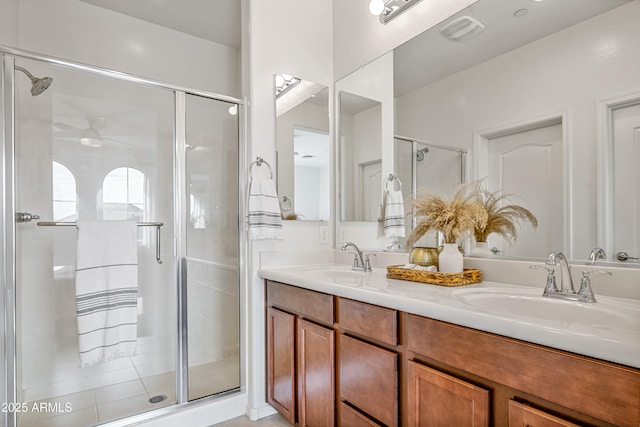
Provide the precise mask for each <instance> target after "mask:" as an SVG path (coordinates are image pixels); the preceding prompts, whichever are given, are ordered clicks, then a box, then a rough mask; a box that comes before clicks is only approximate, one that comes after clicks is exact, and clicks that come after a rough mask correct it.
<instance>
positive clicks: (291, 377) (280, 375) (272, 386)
mask: <svg viewBox="0 0 640 427" xmlns="http://www.w3.org/2000/svg"><path fill="white" fill-rule="evenodd" d="M295 332H296V330H295V316H293V315H291V314H289V313H285V312H283V311H280V310H276V309H275V308H271V307H269V308H268V309H267V402H269V404H270V405H271V406H273V407H274V408H275V409H276V410H277V411H278V412H279V413H280V414H281V415H282V416H283V417H284V418H285V419H286V420H287V421H289V423H291V424H295V390H296V388H295V387H296V382H295V372H296V371H295V360H296V359H295Z"/></svg>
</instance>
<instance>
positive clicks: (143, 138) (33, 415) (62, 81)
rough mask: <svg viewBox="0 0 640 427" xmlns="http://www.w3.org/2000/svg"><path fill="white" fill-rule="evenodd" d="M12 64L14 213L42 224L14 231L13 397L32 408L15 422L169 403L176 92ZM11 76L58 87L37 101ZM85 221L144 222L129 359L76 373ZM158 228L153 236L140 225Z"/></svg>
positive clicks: (57, 420) (62, 420)
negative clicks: (41, 80)
mask: <svg viewBox="0 0 640 427" xmlns="http://www.w3.org/2000/svg"><path fill="white" fill-rule="evenodd" d="M16 66H17V67H16V69H15V74H14V79H15V125H14V127H15V156H14V158H15V171H14V176H15V204H16V211H17V212H22V213H29V214H31V215H37V216H39V219H33V220H31V221H21V220H25V219H28V217H27V216H23V217H20V218H16V225H15V240H16V257H15V261H16V286H15V288H16V382H17V384H16V390H17V396H16V397H17V399H18V401H19V402H25V403H27V405H28V408H29V409H30V410H29V411H27V412H25V413H21V414H19V416H18V425H19V426H25V427H26V426H33V425H38V426H47V425H66V426H86V425H93V424H97V423H103V422H107V421H111V420H114V419H119V418H124V417H127V416H130V415H132V414H136V413H140V412H144V411H148V410H151V409H154V408H157V407H159V406H164V405H169V404H172V403H175V402H176V372H175V370H176V357H175V355H176V343H177V328H176V318H177V314H176V307H177V304H176V280H175V278H176V265H175V257H174V254H173V252H172V245H171V244H170V243H171V241H172V238H173V236H174V230H173V225H174V209H173V206H174V192H173V188H174V178H173V170H174V166H173V165H174V149H173V147H174V144H173V123H174V94H173V91H171V90H166V89H163V88H158V87H153V86H145V85H141V84H136V83H133V82H128V81H124V80H119V79H114V78H110V77H107V76H103V75H100V74H95V73H89V72H84V71H81V70H78V69H73V68H67V67H62V66H57V65H51V64H47V63H44V62H39V61H35V60H26V59H16ZM18 67H22V69H23V70H28V72H30V73H31V74H33V75H35V76H50V77H52V79H53V81H52V83H51V85H50V86H49V87H48V88H47V89H46V90H44V91H43V92H41V93H38V94H32V93H33V92H32V90H31V89H32V87H31V82H30V79H29V78H27V77H26V76H25V75H24V74H25V73H24V72H23V71H22V70H21V69H20V68H18ZM87 220H92V221H117V220H130V221H135V222H137V223H138V225H139V226H138V227H137V235H135V236H133V240H134V242H133V245H135V247H137V267H136V269H137V295H135V301H136V303H137V304H136V305H135V308H134V310H136V311H135V312H134V315H133V319H134V320H133V321H132V322H131V323H134V324H135V328H136V334H135V337H134V338H133V340H134V341H135V342H136V350H135V355H128V356H126V357H115V356H121V355H114V358H113V359H111V357H107V359H108V360H105V361H101V362H99V363H95V364H91V365H90V366H86V367H80V357H79V355H80V351H81V349H80V347H79V344H78V333H79V329H78V325H79V323H81V320H80V317H81V315H80V313H81V310H80V306H79V305H78V306H77V305H76V303H77V301H76V259H77V252H76V248H77V245H78V233H79V231H78V228H77V227H76V223H77V222H78V221H87ZM156 222H158V223H162V224H163V225H162V227H160V232H159V233H158V234H156V227H155V226H153V225H147V226H145V224H149V223H156ZM157 239H161V240H162V243H163V245H161V246H160V248H161V252H160V253H159V257H160V259H161V261H162V263H159V262H158V259H157V255H158V254H157V250H158V246H157ZM90 243H91V242H90ZM111 244H112V245H113V247H111V248H109V250H111V251H116V252H117V251H120V250H122V248H121V247H119V245H120V242H115V243H113V242H112V243H111ZM102 245H103V244H102V243H101V242H100V241H95V244H89V245H88V246H86V247H84V248H83V249H82V253H86V252H91V251H95V252H96V253H97V254H100V253H101V250H103V249H104V248H103V247H101V246H102ZM98 256H99V255H98ZM112 303H113V300H110V301H109V302H108V303H106V304H105V307H106V306H107V305H109V307H106V308H104V310H105V311H106V312H108V313H112V312H109V311H108V310H111V309H114V310H115V309H116V308H114V306H112V305H110V304H112ZM114 304H115V305H117V302H116V303H114ZM109 328H111V326H109ZM125 338H126V337H125ZM129 338H130V337H129ZM123 339H124V338H123ZM108 345H110V344H108V343H106V341H105V347H106V346H108ZM40 402H44V406H37V405H36V406H34V404H38V405H39V404H40ZM33 408H43V410H41V411H38V410H33Z"/></svg>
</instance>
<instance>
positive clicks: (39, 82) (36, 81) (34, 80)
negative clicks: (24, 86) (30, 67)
mask: <svg viewBox="0 0 640 427" xmlns="http://www.w3.org/2000/svg"><path fill="white" fill-rule="evenodd" d="M15 69H16V70H20V71H22V72H23V73H25V74H26V75H27V77H29V79H30V80H31V95H32V96H38V95H40V94H41V93H42V92H44V91H45V90H47V88H48V87H49V86H51V83H53V79H52V78H51V77H42V78H39V77H34V75H33V74H31V73H30V72H28V71H27V70H26V69H24V68H22V67H20V66H19V65H16V66H15Z"/></svg>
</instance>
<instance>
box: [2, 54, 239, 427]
mask: <svg viewBox="0 0 640 427" xmlns="http://www.w3.org/2000/svg"><path fill="white" fill-rule="evenodd" d="M0 58H1V59H2V61H1V62H2V70H1V74H0V85H1V86H0V95H2V96H0V120H2V122H1V123H2V128H3V131H2V133H1V134H0V144H1V147H0V150H1V151H2V154H3V158H2V173H0V192H1V194H2V209H1V212H0V239H2V245H0V255H1V256H2V261H0V267H1V268H2V275H1V276H0V278H1V280H2V284H1V289H0V307H1V308H2V309H3V314H4V315H3V316H0V330H2V333H3V336H2V338H3V339H2V340H1V343H0V352H2V354H3V363H2V366H1V367H0V373H2V377H3V378H5V379H6V381H5V385H3V386H2V387H0V402H17V397H18V396H17V356H16V339H17V334H16V297H15V295H16V286H17V283H16V252H15V247H16V230H15V221H14V218H15V213H16V209H15V200H16V199H15V195H16V188H15V158H14V155H15V142H16V141H15V121H14V120H15V113H14V107H15V79H14V66H15V59H16V58H22V59H30V60H36V61H41V62H44V63H48V64H51V65H58V66H63V67H66V68H71V69H74V70H77V71H84V72H89V73H92V74H97V75H101V76H104V77H109V78H115V79H119V80H122V81H126V82H130V83H137V84H142V85H147V86H152V87H156V88H161V89H165V90H170V91H173V93H174V141H173V143H174V153H173V155H174V165H173V167H174V170H173V172H174V180H173V181H174V183H173V184H174V187H173V189H174V233H175V242H174V257H175V261H176V283H175V285H176V292H177V304H178V307H177V314H178V315H177V319H176V320H177V343H176V353H177V354H176V399H177V404H176V405H171V406H167V407H164V408H160V409H156V410H151V411H147V412H144V413H141V414H137V415H132V416H130V417H127V418H124V419H122V420H117V421H113V422H109V423H107V424H108V425H109V426H110V427H118V426H124V425H130V424H131V423H136V422H141V421H145V420H149V419H152V418H155V417H158V416H161V415H167V414H170V413H175V412H178V411H181V410H183V409H184V408H185V407H189V406H197V405H201V404H204V403H208V402H210V401H213V400H215V399H216V398H217V397H219V396H226V395H228V394H229V393H235V392H237V391H241V390H242V389H243V388H244V383H245V369H244V366H245V362H244V361H245V358H246V350H245V345H244V344H245V343H246V337H245V335H246V332H245V331H246V327H245V317H244V316H245V308H244V304H243V302H244V300H245V289H246V283H247V280H248V279H247V278H248V271H247V263H246V262H245V261H244V260H245V259H246V256H247V253H246V251H247V247H246V244H245V240H246V238H245V230H244V227H243V226H242V222H241V220H240V218H241V216H242V215H241V214H242V212H244V209H245V187H246V186H245V180H246V167H245V165H246V162H247V155H246V134H247V121H246V111H245V108H246V102H245V101H243V100H241V99H237V98H234V97H230V96H226V95H220V94H216V93H212V92H208V91H202V90H196V89H191V88H187V87H183V86H179V85H172V84H167V83H163V82H158V81H155V80H152V79H147V78H143V77H138V76H135V75H131V74H127V73H123V72H120V71H115V70H109V69H106V68H99V67H94V66H89V65H85V64H80V63H75V62H72V61H67V60H63V59H59V58H54V57H50V56H47V55H41V54H37V53H33V52H29V51H24V50H21V49H16V48H12V47H7V46H2V45H0ZM187 95H196V96H201V97H204V98H207V99H211V100H213V101H222V102H227V103H231V104H235V105H237V107H238V108H237V111H238V113H237V114H238V174H239V177H238V221H239V223H238V272H239V283H238V285H239V313H240V314H239V319H238V321H239V331H240V334H239V335H240V336H239V337H238V338H239V344H240V356H239V359H240V360H239V363H240V387H238V388H237V389H234V390H231V391H229V392H223V393H219V394H216V395H213V396H209V397H206V398H202V399H198V400H197V401H193V402H189V401H188V360H187V356H188V353H187V350H188V349H187V270H186V221H185V219H186V212H187V198H186V163H185V162H186V155H185V145H186V109H185V104H186V96H187ZM16 425H17V417H16V414H15V413H13V414H11V413H9V412H1V413H0V427H5V426H6V427H15V426H16Z"/></svg>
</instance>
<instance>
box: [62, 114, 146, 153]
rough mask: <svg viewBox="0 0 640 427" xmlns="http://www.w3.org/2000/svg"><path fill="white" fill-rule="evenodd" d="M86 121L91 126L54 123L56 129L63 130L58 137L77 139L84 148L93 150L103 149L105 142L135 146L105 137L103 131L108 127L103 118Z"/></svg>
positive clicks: (88, 118) (89, 118)
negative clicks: (81, 126) (80, 126)
mask: <svg viewBox="0 0 640 427" xmlns="http://www.w3.org/2000/svg"><path fill="white" fill-rule="evenodd" d="M86 120H87V122H89V126H88V127H86V128H79V127H76V126H72V125H69V124H67V123H61V122H56V123H54V126H55V127H57V128H58V129H61V130H62V132H60V133H58V134H57V136H59V137H62V138H72V139H77V140H78V141H79V142H80V144H82V145H83V146H85V147H91V148H99V147H102V145H103V144H104V143H105V142H109V143H114V144H121V145H128V146H134V145H133V144H129V143H126V142H122V141H117V140H114V139H112V138H108V137H105V136H104V135H103V134H102V132H101V131H103V130H104V129H106V127H107V126H108V121H107V119H105V118H102V117H87V119H86Z"/></svg>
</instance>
